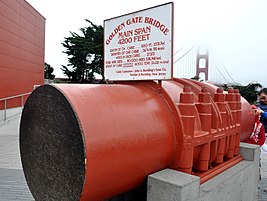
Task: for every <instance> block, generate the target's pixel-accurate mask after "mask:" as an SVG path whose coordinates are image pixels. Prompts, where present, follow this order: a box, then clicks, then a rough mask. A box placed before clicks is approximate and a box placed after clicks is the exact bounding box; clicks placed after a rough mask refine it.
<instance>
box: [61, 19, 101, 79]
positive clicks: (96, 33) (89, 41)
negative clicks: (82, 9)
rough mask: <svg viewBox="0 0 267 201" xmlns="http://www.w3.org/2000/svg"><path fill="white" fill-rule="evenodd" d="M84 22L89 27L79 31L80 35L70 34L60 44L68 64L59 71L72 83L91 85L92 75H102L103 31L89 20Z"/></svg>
mask: <svg viewBox="0 0 267 201" xmlns="http://www.w3.org/2000/svg"><path fill="white" fill-rule="evenodd" d="M86 21H87V22H88V23H89V26H88V27H86V28H81V29H80V31H81V35H79V34H77V33H75V32H70V33H71V36H70V37H65V38H64V39H65V40H64V42H63V43H62V45H63V46H64V48H66V51H64V53H66V54H67V55H68V62H69V64H68V65H67V66H62V68H61V70H62V71H63V73H64V74H65V75H67V76H68V77H69V79H70V80H71V81H72V82H80V83H86V82H88V83H93V82H94V81H95V78H94V74H95V73H98V74H102V61H103V32H104V29H103V27H102V26H101V25H99V26H98V25H95V24H94V23H92V22H91V21H90V20H86ZM69 67H71V69H69Z"/></svg>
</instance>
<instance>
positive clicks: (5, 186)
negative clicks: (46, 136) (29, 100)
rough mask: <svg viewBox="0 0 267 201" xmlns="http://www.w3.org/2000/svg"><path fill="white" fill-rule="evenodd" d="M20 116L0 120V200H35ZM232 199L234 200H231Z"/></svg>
mask: <svg viewBox="0 0 267 201" xmlns="http://www.w3.org/2000/svg"><path fill="white" fill-rule="evenodd" d="M19 121H20V116H17V117H15V118H13V119H12V120H9V121H8V122H5V123H3V122H0V201H34V198H33V197H32V195H31V192H30V190H29V189H28V186H27V184H26V181H25V177H24V174H23V171H22V166H21V161H20V155H19V143H18V139H19V137H18V133H19ZM265 188H266V189H267V154H263V153H262V154H261V181H260V182H259V198H258V201H267V193H266V192H264V189H265ZM231 201H232V200H231Z"/></svg>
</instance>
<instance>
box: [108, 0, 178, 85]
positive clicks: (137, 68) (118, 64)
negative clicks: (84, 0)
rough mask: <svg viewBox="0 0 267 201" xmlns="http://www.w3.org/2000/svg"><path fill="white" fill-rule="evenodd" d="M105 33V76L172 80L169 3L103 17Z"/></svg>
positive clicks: (170, 10) (171, 28) (171, 12)
mask: <svg viewBox="0 0 267 201" xmlns="http://www.w3.org/2000/svg"><path fill="white" fill-rule="evenodd" d="M104 33H105V34H104V43H105V44H104V76H105V78H106V79H108V80H113V81H119V80H124V81H125V80H167V79H172V65H173V56H172V55H173V3H172V2H171V3H167V4H162V5H159V6H155V7H152V8H148V9H145V10H141V11H137V12H134V13H130V14H127V15H123V16H120V17H115V18H112V19H108V20H105V21H104Z"/></svg>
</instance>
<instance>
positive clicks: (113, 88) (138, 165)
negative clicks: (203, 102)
mask: <svg viewBox="0 0 267 201" xmlns="http://www.w3.org/2000/svg"><path fill="white" fill-rule="evenodd" d="M57 87H58V88H59V89H60V90H61V91H62V92H63V93H64V94H65V96H66V97H67V98H68V100H69V101H70V103H71V104H72V106H73V108H74V109H75V111H76V113H77V116H78V117H79V120H80V123H81V127H82V130H83V134H84V141H85V145H86V159H87V163H86V170H87V172H86V178H85V183H84V188H83V189H84V190H83V192H82V196H81V200H84V201H85V200H103V199H106V198H108V197H111V196H113V195H116V194H120V193H121V192H124V191H127V190H129V189H131V188H133V187H136V186H138V185H140V184H141V183H142V182H143V181H144V178H145V177H146V176H147V175H148V174H150V173H152V172H154V171H155V170H160V169H163V168H164V167H167V166H169V165H170V164H171V162H172V160H173V155H174V153H175V152H176V151H175V143H174V142H175V141H176V140H175V127H176V125H175V121H174V120H173V118H172V114H171V112H170V110H169V108H168V107H167V105H166V103H165V100H164V99H163V97H161V96H159V95H158V92H157V90H156V87H157V86H156V85H151V84H148V85H74V86H73V85H57ZM88 114H90V115H88ZM96 120H98V121H96ZM180 137H181V138H182V135H181V136H180Z"/></svg>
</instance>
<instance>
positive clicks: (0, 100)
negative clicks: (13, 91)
mask: <svg viewBox="0 0 267 201" xmlns="http://www.w3.org/2000/svg"><path fill="white" fill-rule="evenodd" d="M31 93H32V92H28V93H24V94H19V95H16V96H10V97H7V98H1V99H0V103H1V102H2V101H4V121H5V120H6V119H7V109H8V108H7V101H8V100H11V99H16V98H21V107H23V106H24V97H25V96H28V95H30V94H31Z"/></svg>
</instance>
